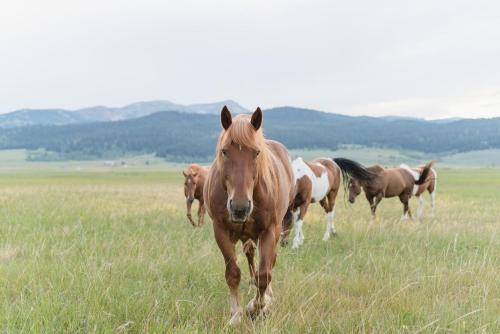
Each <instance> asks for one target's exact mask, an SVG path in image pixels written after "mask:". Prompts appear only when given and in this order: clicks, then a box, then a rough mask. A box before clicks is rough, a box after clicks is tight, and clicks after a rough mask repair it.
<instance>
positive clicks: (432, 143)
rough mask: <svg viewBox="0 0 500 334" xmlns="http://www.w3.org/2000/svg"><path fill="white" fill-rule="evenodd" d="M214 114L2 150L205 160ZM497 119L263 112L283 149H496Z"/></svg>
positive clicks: (139, 122) (47, 135)
mask: <svg viewBox="0 0 500 334" xmlns="http://www.w3.org/2000/svg"><path fill="white" fill-rule="evenodd" d="M219 122H220V121H219V116H218V115H211V114H190V113H184V112H173V111H168V112H159V113H155V114H152V115H149V116H146V117H143V118H137V119H131V120H125V121H116V122H100V123H84V124H74V125H62V126H34V127H20V128H13V129H4V130H2V132H1V133H0V149H12V148H26V149H38V148H44V149H46V150H48V151H54V152H58V153H59V154H61V155H62V156H71V157H73V158H74V157H85V158H107V157H112V156H117V155H121V154H129V153H156V154H157V155H158V156H161V157H166V158H169V159H173V160H192V159H203V158H209V157H211V156H212V155H213V153H214V147H215V142H216V140H217V136H218V134H219V131H220V123H219ZM499 130H500V118H494V119H478V120H457V121H453V122H445V123H440V122H429V121H423V120H411V119H384V118H374V117H350V116H344V115H338V114H331V113H323V112H319V111H315V110H308V109H299V108H292V107H281V108H274V109H269V110H266V111H264V131H265V133H266V136H267V137H268V138H272V139H276V140H279V141H281V142H283V143H284V144H285V145H286V146H287V147H288V148H290V149H293V148H297V149H300V148H309V149H315V148H318V149H336V148H338V146H339V145H345V144H349V145H350V144H357V145H363V146H368V147H384V148H396V149H405V150H414V151H421V152H427V153H445V152H447V153H448V152H464V151H472V150H478V149H486V148H500V131H499Z"/></svg>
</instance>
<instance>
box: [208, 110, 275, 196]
mask: <svg viewBox="0 0 500 334" xmlns="http://www.w3.org/2000/svg"><path fill="white" fill-rule="evenodd" d="M250 119H251V117H250V115H245V114H239V115H237V116H236V117H235V118H233V120H232V124H231V126H230V127H229V128H228V129H227V130H225V131H224V130H223V131H222V132H221V134H220V135H219V140H218V142H217V146H216V152H215V164H216V165H217V168H218V169H219V170H221V169H222V166H223V160H222V159H223V157H222V154H221V153H220V152H221V150H222V148H223V147H224V146H226V145H228V144H231V143H234V144H237V145H241V146H243V147H245V148H248V149H251V150H256V151H259V152H260V153H259V155H258V156H257V182H259V181H261V183H262V184H263V185H264V187H265V189H266V192H267V193H269V194H273V193H274V190H275V183H276V182H277V180H278V178H277V177H276V172H275V168H274V166H273V163H274V159H275V157H274V155H273V153H272V152H271V150H270V148H269V146H268V145H267V144H266V139H265V138H264V134H263V132H262V127H261V128H259V130H257V131H256V130H255V129H254V127H253V125H252V124H251V123H250Z"/></svg>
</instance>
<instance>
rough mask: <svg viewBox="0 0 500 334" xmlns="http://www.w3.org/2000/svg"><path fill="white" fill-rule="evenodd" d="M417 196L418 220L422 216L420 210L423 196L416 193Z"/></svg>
mask: <svg viewBox="0 0 500 334" xmlns="http://www.w3.org/2000/svg"><path fill="white" fill-rule="evenodd" d="M417 197H418V208H417V219H419V220H420V219H421V218H422V212H423V209H424V198H423V196H421V195H418V196H417Z"/></svg>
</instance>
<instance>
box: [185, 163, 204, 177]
mask: <svg viewBox="0 0 500 334" xmlns="http://www.w3.org/2000/svg"><path fill="white" fill-rule="evenodd" d="M202 168H203V167H201V166H200V165H198V164H191V165H189V167H188V169H187V171H186V174H188V175H193V174H196V173H199V171H200V170H201V169H202Z"/></svg>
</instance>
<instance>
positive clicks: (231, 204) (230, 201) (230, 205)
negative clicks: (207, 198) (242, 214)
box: [229, 199, 234, 210]
mask: <svg viewBox="0 0 500 334" xmlns="http://www.w3.org/2000/svg"><path fill="white" fill-rule="evenodd" d="M229 208H230V209H231V210H234V207H233V200H232V199H230V200H229Z"/></svg>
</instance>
